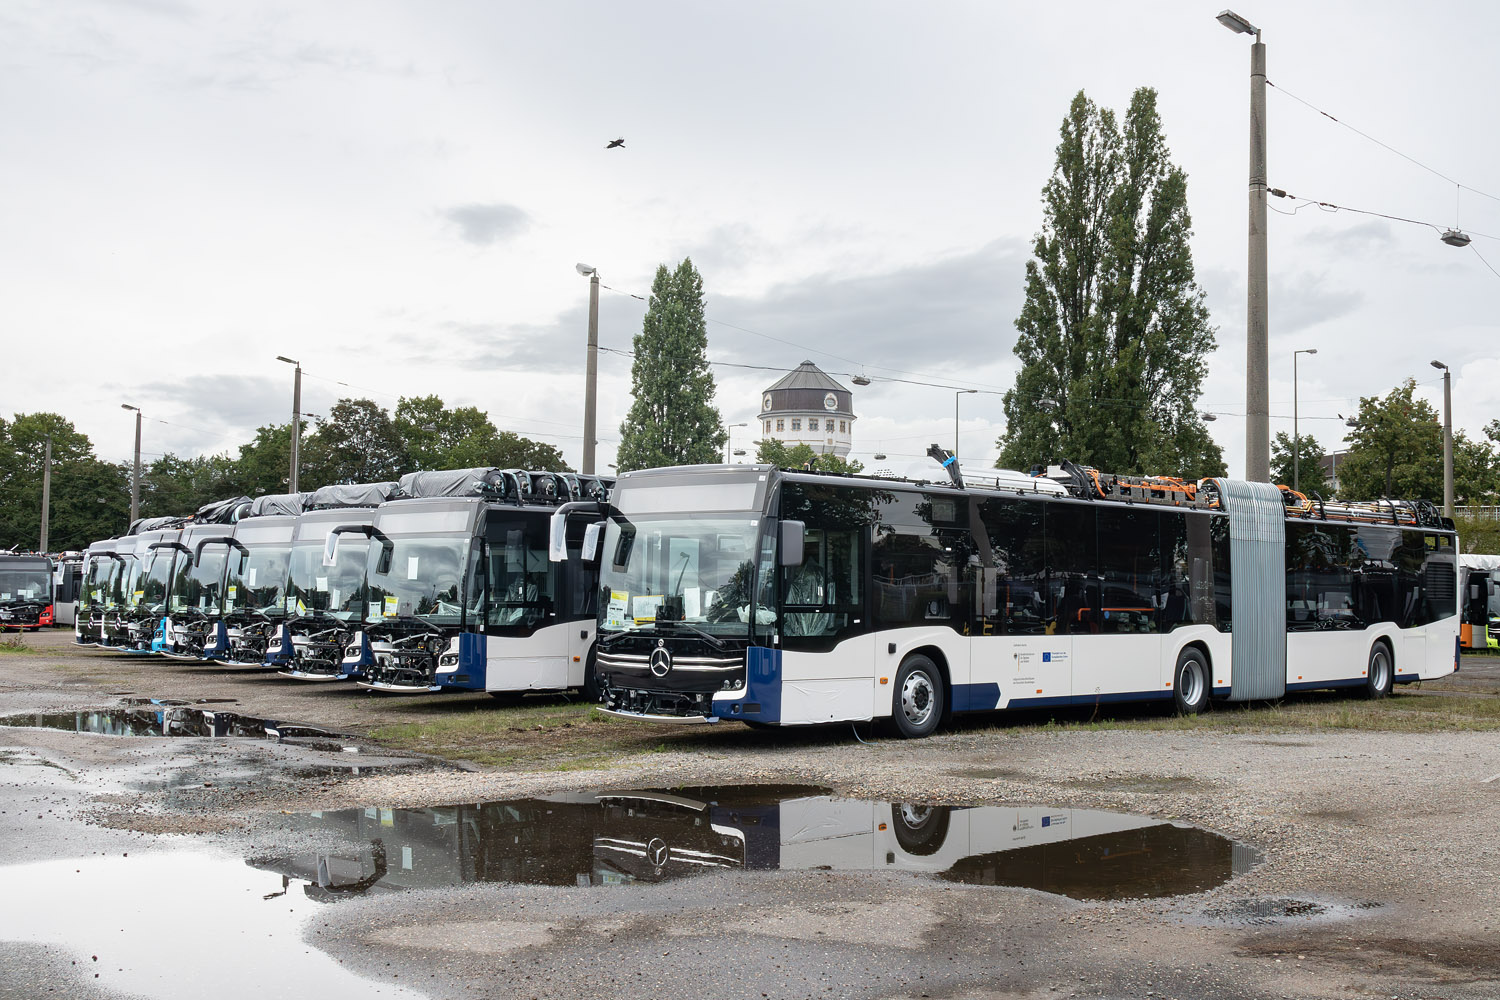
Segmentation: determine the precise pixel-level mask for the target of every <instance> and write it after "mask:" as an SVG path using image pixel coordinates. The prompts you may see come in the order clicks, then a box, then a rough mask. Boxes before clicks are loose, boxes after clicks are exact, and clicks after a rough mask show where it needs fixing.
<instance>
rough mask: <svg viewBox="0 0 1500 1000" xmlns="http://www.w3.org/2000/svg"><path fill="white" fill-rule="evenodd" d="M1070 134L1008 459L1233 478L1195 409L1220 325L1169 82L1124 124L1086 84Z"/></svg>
mask: <svg viewBox="0 0 1500 1000" xmlns="http://www.w3.org/2000/svg"><path fill="white" fill-rule="evenodd" d="M1061 135H1062V141H1061V142H1060V143H1059V144H1058V147H1057V163H1056V166H1055V167H1054V168H1053V172H1052V177H1051V179H1049V180H1048V182H1047V184H1046V186H1045V187H1044V188H1043V189H1042V203H1043V216H1042V230H1041V232H1040V233H1038V234H1037V237H1036V241H1035V243H1034V245H1033V253H1034V254H1035V258H1034V259H1033V260H1030V261H1028V262H1027V264H1026V303H1025V305H1024V306H1023V307H1022V310H1021V315H1020V316H1019V317H1017V319H1016V329H1017V330H1018V331H1019V333H1020V335H1019V336H1018V337H1017V338H1016V344H1015V353H1016V356H1017V357H1018V358H1020V360H1021V371H1020V373H1019V374H1018V375H1017V376H1016V383H1015V386H1014V388H1012V389H1011V390H1010V391H1009V392H1007V393H1006V395H1005V400H1004V408H1005V416H1006V432H1005V434H1004V435H1003V436H1002V437H1001V438H1000V440H999V442H998V443H999V446H1000V449H1001V454H1000V460H999V462H998V463H997V464H998V465H1000V466H1002V467H1009V468H1019V469H1025V468H1029V467H1030V466H1032V465H1033V464H1036V463H1038V462H1045V461H1055V460H1057V459H1060V458H1072V459H1074V460H1077V461H1082V462H1085V463H1088V464H1091V465H1094V466H1096V467H1098V468H1100V469H1104V470H1106V471H1109V472H1123V473H1157V474H1173V475H1180V476H1184V477H1187V478H1197V477H1201V476H1207V475H1222V474H1223V473H1224V459H1223V455H1222V453H1221V451H1220V449H1219V447H1218V445H1216V444H1215V443H1214V441H1213V439H1212V438H1211V437H1210V436H1209V433H1208V428H1207V427H1206V426H1205V425H1204V423H1203V421H1202V419H1201V418H1200V417H1199V416H1198V413H1197V409H1196V404H1197V400H1198V397H1199V394H1200V392H1201V387H1202V383H1203V378H1204V375H1205V374H1206V372H1207V362H1206V360H1205V359H1206V357H1207V355H1208V353H1209V352H1210V351H1212V350H1213V347H1214V332H1215V331H1214V328H1213V327H1212V326H1210V325H1209V314H1208V307H1207V306H1206V305H1205V304H1204V300H1203V299H1204V297H1203V292H1202V290H1201V289H1199V288H1198V286H1197V284H1196V281H1195V278H1194V270H1193V254H1192V249H1191V247H1190V245H1189V241H1190V239H1191V237H1192V220H1191V217H1190V216H1189V213H1188V207H1187V175H1186V174H1185V173H1184V172H1183V171H1182V169H1181V168H1180V167H1178V166H1176V165H1174V164H1173V163H1172V162H1171V160H1170V153H1169V150H1168V149H1167V144H1166V138H1165V136H1164V135H1163V133H1162V127H1161V120H1160V118H1159V117H1158V115H1157V110H1156V91H1154V90H1152V89H1151V88H1149V87H1142V88H1140V89H1139V90H1137V91H1136V92H1135V94H1134V95H1133V96H1132V97H1131V101H1130V107H1129V109H1128V110H1127V111H1126V114H1125V122H1124V127H1123V128H1121V127H1120V126H1119V125H1118V123H1117V121H1116V118H1115V114H1114V112H1113V111H1111V110H1109V109H1108V108H1099V107H1098V106H1096V105H1095V104H1094V103H1093V102H1092V101H1090V100H1089V99H1088V98H1087V97H1086V96H1084V94H1083V92H1082V91H1079V93H1078V95H1077V96H1076V97H1074V98H1073V103H1072V106H1071V107H1070V108H1069V111H1068V115H1067V117H1066V118H1065V119H1064V120H1063V124H1062V129H1061Z"/></svg>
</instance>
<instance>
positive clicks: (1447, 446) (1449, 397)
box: [1432, 361, 1453, 519]
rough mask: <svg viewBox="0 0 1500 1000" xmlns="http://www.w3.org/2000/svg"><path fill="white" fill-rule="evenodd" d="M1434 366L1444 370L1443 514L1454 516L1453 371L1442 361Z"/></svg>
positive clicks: (1435, 362) (1433, 363) (1433, 364)
mask: <svg viewBox="0 0 1500 1000" xmlns="http://www.w3.org/2000/svg"><path fill="white" fill-rule="evenodd" d="M1432 367H1434V368H1441V369H1442V370H1443V516H1444V517H1446V518H1449V519H1452V517H1453V373H1452V372H1451V371H1449V370H1448V366H1447V365H1445V364H1443V363H1442V362H1441V361H1434V362H1432Z"/></svg>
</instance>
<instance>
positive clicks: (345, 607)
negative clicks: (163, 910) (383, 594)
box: [265, 483, 396, 682]
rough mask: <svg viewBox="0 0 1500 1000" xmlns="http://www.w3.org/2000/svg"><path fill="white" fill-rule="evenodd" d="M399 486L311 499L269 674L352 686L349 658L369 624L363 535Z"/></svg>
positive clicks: (349, 489)
mask: <svg viewBox="0 0 1500 1000" xmlns="http://www.w3.org/2000/svg"><path fill="white" fill-rule="evenodd" d="M395 489H396V484H395V483H360V484H352V485H343V486H325V487H323V488H322V489H320V490H317V491H315V492H314V493H312V494H311V495H310V496H308V497H307V498H306V501H305V503H304V504H303V510H302V514H301V515H300V516H299V517H298V518H297V527H296V534H295V536H294V537H293V540H292V548H291V556H290V560H289V563H288V569H287V581H286V597H285V599H286V616H285V617H284V618H283V619H282V621H281V627H280V629H279V630H278V634H277V635H276V636H275V637H274V638H273V639H272V640H271V644H270V646H269V647H268V648H267V650H266V661H265V662H266V666H268V667H280V668H281V669H280V671H279V675H280V676H282V677H289V678H291V679H292V680H299V681H318V682H322V681H340V680H349V679H350V677H351V676H352V675H351V672H350V670H349V669H348V668H346V667H345V666H344V659H345V654H344V651H345V649H346V648H347V647H348V645H349V643H350V641H351V640H352V639H353V637H354V635H355V633H356V632H357V631H358V629H359V627H360V623H361V622H362V621H364V618H365V607H366V596H365V595H366V587H365V552H366V549H367V548H368V546H369V539H368V538H367V537H366V536H364V535H362V534H360V533H359V532H358V531H353V532H352V533H351V534H348V535H336V534H334V529H336V528H339V527H340V526H345V525H347V526H350V527H351V528H358V527H359V526H362V525H369V524H370V523H371V522H373V521H374V520H375V508H376V507H378V506H380V505H381V504H382V503H384V502H385V501H386V500H389V499H390V497H391V495H392V493H394V492H395Z"/></svg>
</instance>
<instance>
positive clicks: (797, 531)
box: [781, 521, 807, 566]
mask: <svg viewBox="0 0 1500 1000" xmlns="http://www.w3.org/2000/svg"><path fill="white" fill-rule="evenodd" d="M806 539H807V525H806V524H804V523H803V522H802V521H782V522H781V565H783V566H801V565H802V560H803V558H804V551H803V550H804V548H805V545H804V543H805V541H806Z"/></svg>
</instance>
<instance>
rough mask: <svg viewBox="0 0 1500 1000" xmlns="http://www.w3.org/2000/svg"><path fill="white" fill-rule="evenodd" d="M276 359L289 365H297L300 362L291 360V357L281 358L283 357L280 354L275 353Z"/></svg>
mask: <svg viewBox="0 0 1500 1000" xmlns="http://www.w3.org/2000/svg"><path fill="white" fill-rule="evenodd" d="M276 360H277V361H285V362H286V363H287V364H289V365H297V364H301V362H300V361H293V360H292V359H291V358H283V357H282V356H281V355H279V354H278V355H276Z"/></svg>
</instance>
